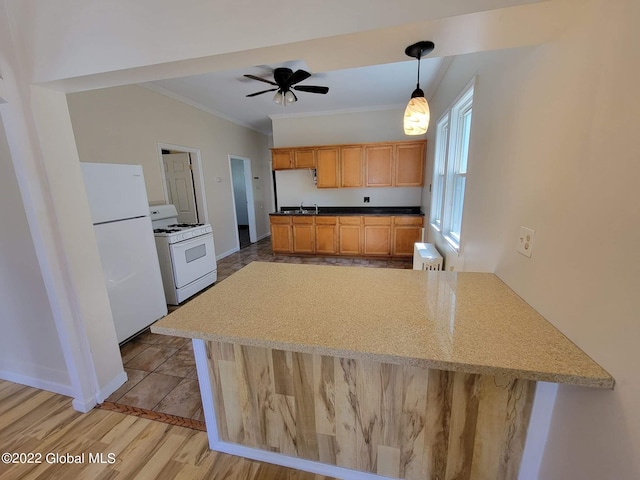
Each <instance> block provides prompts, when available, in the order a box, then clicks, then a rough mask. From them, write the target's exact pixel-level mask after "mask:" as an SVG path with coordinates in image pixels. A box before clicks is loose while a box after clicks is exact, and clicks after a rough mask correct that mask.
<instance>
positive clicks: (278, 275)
mask: <svg viewBox="0 0 640 480" xmlns="http://www.w3.org/2000/svg"><path fill="white" fill-rule="evenodd" d="M151 331H152V332H154V333H162V334H167V335H176V336H180V337H188V338H201V339H205V340H215V341H224V342H231V343H239V344H242V345H253V346H259V347H265V348H276V349H281V350H291V351H296V352H306V353H318V354H323V355H331V356H336V357H347V358H364V359H370V360H374V361H378V362H386V363H393V364H406V365H414V366H420V367H427V368H437V369H443V370H453V371H463V372H469V373H480V374H489V375H508V376H515V377H519V378H524V379H528V380H541V381H547V382H555V383H566V384H572V385H582V386H588V387H596V388H613V385H614V379H613V378H612V377H611V375H609V374H608V373H607V372H606V371H605V370H604V369H603V368H602V367H600V366H599V365H598V364H597V363H595V362H594V361H593V360H592V359H591V358H590V357H589V356H588V355H587V354H585V353H584V352H583V351H582V350H580V349H579V348H578V347H577V346H576V345H575V344H573V343H572V342H571V341H570V340H569V339H567V338H566V337H565V336H564V335H563V334H562V333H560V332H559V331H558V330H557V329H556V328H555V327H554V326H553V325H551V324H550V323H549V322H548V321H547V320H545V319H544V318H543V317H542V316H541V315H540V314H539V313H537V312H536V311H535V310H534V309H533V308H532V307H530V306H529V305H528V304H527V303H526V302H524V301H523V300H522V299H521V298H520V297H519V296H518V295H517V294H516V293H515V292H514V291H513V290H511V289H510V288H509V287H507V286H506V285H505V284H504V283H503V282H502V281H501V280H500V279H499V278H498V277H497V276H496V275H494V274H491V273H465V272H459V273H455V272H428V271H419V270H400V269H398V270H394V269H386V268H385V269H377V268H366V267H341V266H325V265H304V264H282V263H269V262H253V263H251V264H249V265H248V266H246V267H244V268H243V269H241V270H239V271H238V272H236V273H235V274H233V275H231V276H230V277H228V278H227V279H225V280H224V281H223V282H221V283H220V284H218V285H215V286H214V287H212V288H210V289H209V290H208V291H206V292H204V293H202V294H201V295H199V296H198V297H196V298H194V299H193V300H191V301H190V302H188V303H186V304H185V305H183V306H182V307H181V308H179V309H178V310H176V311H174V312H172V313H171V314H169V315H168V316H166V317H164V318H163V319H161V320H159V321H158V322H156V323H155V324H154V325H153V326H152V327H151Z"/></svg>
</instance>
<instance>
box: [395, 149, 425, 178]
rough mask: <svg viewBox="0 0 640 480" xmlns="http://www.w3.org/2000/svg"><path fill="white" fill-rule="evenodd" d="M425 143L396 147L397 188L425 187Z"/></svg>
mask: <svg viewBox="0 0 640 480" xmlns="http://www.w3.org/2000/svg"><path fill="white" fill-rule="evenodd" d="M424 147H425V142H416V143H406V144H398V145H395V155H394V156H395V171H394V184H395V186H396V187H421V186H423V185H424V164H425V153H424Z"/></svg>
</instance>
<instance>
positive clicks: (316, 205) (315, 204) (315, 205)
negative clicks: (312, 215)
mask: <svg viewBox="0 0 640 480" xmlns="http://www.w3.org/2000/svg"><path fill="white" fill-rule="evenodd" d="M313 206H314V207H316V215H317V214H318V204H317V203H314V204H313Z"/></svg>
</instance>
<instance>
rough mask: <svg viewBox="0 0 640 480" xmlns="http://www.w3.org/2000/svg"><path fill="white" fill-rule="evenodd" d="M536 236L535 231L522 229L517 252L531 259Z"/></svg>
mask: <svg viewBox="0 0 640 480" xmlns="http://www.w3.org/2000/svg"><path fill="white" fill-rule="evenodd" d="M535 236H536V232H535V230H533V229H531V228H527V227H520V235H519V236H518V245H517V247H516V250H517V251H518V253H520V254H522V255H524V256H525V257H531V250H533V240H534V238H535Z"/></svg>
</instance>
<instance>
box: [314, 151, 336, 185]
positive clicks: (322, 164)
mask: <svg viewBox="0 0 640 480" xmlns="http://www.w3.org/2000/svg"><path fill="white" fill-rule="evenodd" d="M338 158H339V156H338V149H337V148H320V149H318V151H317V153H316V175H317V180H318V183H317V187H318V188H338V187H339V186H340V169H339V162H338Z"/></svg>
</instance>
